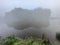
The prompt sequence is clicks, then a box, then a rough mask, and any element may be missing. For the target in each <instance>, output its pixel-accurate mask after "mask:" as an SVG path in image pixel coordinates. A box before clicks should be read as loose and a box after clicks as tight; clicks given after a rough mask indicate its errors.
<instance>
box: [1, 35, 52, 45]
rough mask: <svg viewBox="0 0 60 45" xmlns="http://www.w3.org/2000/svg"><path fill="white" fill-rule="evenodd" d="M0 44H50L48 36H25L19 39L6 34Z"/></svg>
mask: <svg viewBox="0 0 60 45" xmlns="http://www.w3.org/2000/svg"><path fill="white" fill-rule="evenodd" d="M1 45H51V44H50V42H49V39H48V38H43V39H42V38H36V39H34V38H32V37H29V38H26V39H21V38H18V37H16V36H14V35H12V36H8V37H6V38H5V39H3V40H2V43H1Z"/></svg>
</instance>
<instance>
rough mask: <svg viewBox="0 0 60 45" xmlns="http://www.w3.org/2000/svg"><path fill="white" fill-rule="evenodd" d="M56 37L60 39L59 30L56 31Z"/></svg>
mask: <svg viewBox="0 0 60 45" xmlns="http://www.w3.org/2000/svg"><path fill="white" fill-rule="evenodd" d="M56 39H57V40H58V41H60V32H58V33H56Z"/></svg>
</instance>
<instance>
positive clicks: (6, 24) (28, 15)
mask: <svg viewBox="0 0 60 45" xmlns="http://www.w3.org/2000/svg"><path fill="white" fill-rule="evenodd" d="M59 4H60V0H22V1H21V0H0V36H2V38H3V37H6V36H8V35H11V34H14V35H16V36H18V37H22V38H23V37H27V36H28V37H29V36H33V37H40V35H41V34H42V33H44V34H46V35H47V36H48V37H49V39H51V40H55V36H56V35H55V34H56V32H60V5H59ZM37 7H41V8H37ZM40 12H41V13H42V14H41V13H40ZM21 14H22V15H21ZM40 14H41V15H40ZM4 16H5V17H4ZM32 19H33V20H32Z"/></svg>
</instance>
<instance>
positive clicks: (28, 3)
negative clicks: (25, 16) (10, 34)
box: [0, 0, 60, 17]
mask: <svg viewBox="0 0 60 45" xmlns="http://www.w3.org/2000/svg"><path fill="white" fill-rule="evenodd" d="M17 7H21V8H25V9H34V8H37V7H41V8H49V9H51V12H52V15H51V16H52V17H56V16H57V17H59V14H60V13H59V11H60V8H59V7H60V0H0V15H3V13H4V12H7V11H10V10H12V9H14V8H17ZM57 14H58V15H57Z"/></svg>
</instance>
